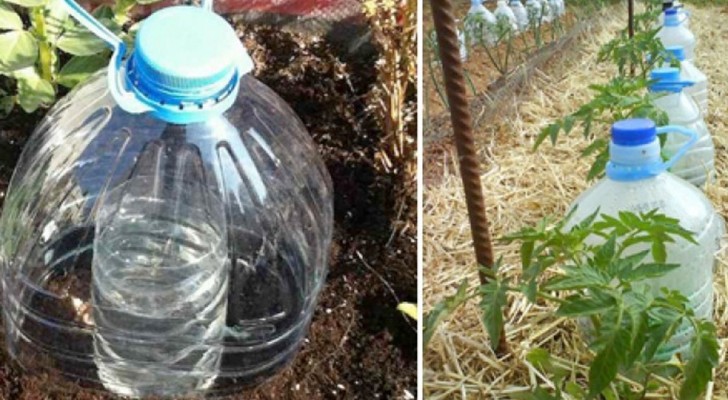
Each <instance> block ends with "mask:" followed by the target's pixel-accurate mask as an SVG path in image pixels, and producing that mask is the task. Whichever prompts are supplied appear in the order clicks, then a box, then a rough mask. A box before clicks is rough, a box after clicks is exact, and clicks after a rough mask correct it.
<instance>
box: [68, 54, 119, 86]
mask: <svg viewBox="0 0 728 400" xmlns="http://www.w3.org/2000/svg"><path fill="white" fill-rule="evenodd" d="M107 64H108V60H107V58H106V57H104V56H101V55H93V56H86V57H81V56H75V57H73V58H71V59H70V60H69V61H68V62H67V63H66V65H64V66H63V68H61V71H60V72H59V73H58V79H57V81H58V83H59V84H61V85H63V86H65V87H67V88H73V87H74V86H76V85H77V84H79V83H81V82H83V81H85V80H86V79H88V77H89V76H91V75H92V74H93V73H95V72H96V71H98V70H99V69H101V68H103V67H105V66H106V65H107Z"/></svg>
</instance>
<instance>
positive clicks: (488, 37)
mask: <svg viewBox="0 0 728 400" xmlns="http://www.w3.org/2000/svg"><path fill="white" fill-rule="evenodd" d="M497 22H498V21H497V20H496V18H495V15H493V13H492V12H490V11H489V10H488V9H487V8H485V6H484V5H483V1H482V0H471V2H470V10H468V14H467V16H466V17H465V29H466V30H467V32H468V36H470V40H472V41H478V40H481V39H482V40H484V41H485V43H486V44H488V45H491V46H492V45H493V44H494V43H495V41H496V37H495V33H494V28H495V25H496V24H497ZM460 53H461V56H462V54H463V49H462V48H461V49H460ZM465 53H466V54H467V51H466V52H465ZM466 57H467V55H466Z"/></svg>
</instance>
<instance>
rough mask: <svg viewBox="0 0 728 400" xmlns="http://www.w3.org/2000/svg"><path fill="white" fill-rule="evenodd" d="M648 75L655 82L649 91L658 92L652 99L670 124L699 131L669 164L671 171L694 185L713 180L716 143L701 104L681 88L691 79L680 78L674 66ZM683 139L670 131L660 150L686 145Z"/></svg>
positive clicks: (666, 151) (673, 151)
mask: <svg viewBox="0 0 728 400" xmlns="http://www.w3.org/2000/svg"><path fill="white" fill-rule="evenodd" d="M650 79H652V80H654V82H655V83H654V84H653V85H652V86H650V91H651V92H652V93H655V94H657V95H658V96H659V97H658V98H656V99H655V100H654V103H655V106H657V107H658V108H659V109H661V110H663V111H665V113H666V114H667V116H668V117H669V119H670V124H671V125H677V126H682V127H684V128H687V129H690V130H692V131H694V132H696V133H697V135H698V141H697V143H696V144H695V146H693V147H692V148H691V149H690V150H689V151H688V152H687V154H686V155H685V156H684V157H682V158H681V159H680V160H679V161H678V162H677V163H675V165H674V166H672V168H671V169H670V172H672V173H674V174H675V175H677V176H679V177H681V178H683V179H685V180H687V181H689V182H690V183H692V184H693V185H695V186H703V185H704V184H705V182H706V181H712V180H713V179H714V177H715V146H714V145H713V138H712V136H711V134H710V131H709V130H708V125H707V124H706V123H705V121H704V120H703V117H702V114H701V112H700V108H699V107H698V105H697V104H696V103H695V101H694V100H693V99H692V98H691V97H690V96H688V95H687V94H686V93H685V92H684V91H683V88H684V87H686V86H688V85H690V84H692V82H685V81H683V80H682V79H681V78H680V70H678V69H677V68H659V69H656V70H653V71H652V72H651V73H650ZM685 142H686V139H685V138H684V137H681V136H676V135H670V136H668V138H667V140H666V141H665V145H664V147H663V149H662V150H663V152H664V154H665V155H666V156H668V157H669V156H672V155H673V154H676V153H677V152H678V151H679V150H680V149H681V148H682V147H683V146H684V145H685Z"/></svg>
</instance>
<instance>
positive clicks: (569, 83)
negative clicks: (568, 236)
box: [423, 7, 728, 399]
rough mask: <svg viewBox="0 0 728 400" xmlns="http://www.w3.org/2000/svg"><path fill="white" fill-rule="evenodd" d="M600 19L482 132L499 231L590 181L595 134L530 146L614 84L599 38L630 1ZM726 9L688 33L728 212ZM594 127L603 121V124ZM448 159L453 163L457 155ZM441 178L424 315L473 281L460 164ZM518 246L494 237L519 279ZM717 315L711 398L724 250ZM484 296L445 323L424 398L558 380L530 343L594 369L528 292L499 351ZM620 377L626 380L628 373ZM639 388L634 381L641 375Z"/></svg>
mask: <svg viewBox="0 0 728 400" xmlns="http://www.w3.org/2000/svg"><path fill="white" fill-rule="evenodd" d="M614 11H615V12H614V13H612V16H611V17H608V18H604V19H602V20H600V21H599V22H598V23H597V25H598V26H596V27H594V28H593V31H592V32H591V33H590V34H588V35H586V37H585V38H584V39H583V40H582V41H581V42H580V43H578V44H577V45H576V46H578V48H572V49H569V50H568V51H566V52H565V53H564V54H562V55H561V57H557V58H556V59H555V61H554V62H553V63H551V65H549V66H548V67H547V68H544V69H543V70H540V71H535V72H534V74H533V76H532V77H531V78H530V79H529V83H528V84H527V85H526V88H525V90H523V91H522V93H520V94H519V95H518V96H514V97H513V98H510V99H508V100H507V101H506V102H504V103H502V104H500V105H499V107H503V108H504V109H513V110H515V111H514V112H510V113H501V114H499V115H505V117H504V118H503V117H501V119H500V120H493V121H486V123H484V124H482V125H481V127H480V128H479V132H477V140H478V141H479V142H478V145H479V151H480V153H481V155H482V157H483V165H484V171H485V172H484V173H483V176H482V179H483V184H484V188H485V190H486V193H487V197H486V199H487V201H488V202H489V203H488V204H487V207H488V215H489V217H490V220H491V224H492V230H493V234H494V237H500V236H502V235H504V234H506V233H510V232H514V231H516V230H518V229H520V228H522V227H524V226H528V225H533V224H534V223H535V222H537V221H538V220H540V219H541V218H543V217H544V216H548V215H554V216H560V215H563V214H564V212H565V211H566V208H567V207H568V205H569V204H570V203H571V201H572V200H573V199H574V198H575V197H576V196H577V195H578V194H579V193H581V192H582V191H583V190H585V189H586V188H587V186H588V185H589V184H588V183H587V182H586V181H585V177H586V175H587V170H588V168H589V166H590V160H585V159H581V158H580V157H579V151H580V150H581V149H583V148H584V147H585V145H586V144H587V142H586V141H585V140H584V139H582V138H581V136H580V135H579V134H573V135H572V136H570V137H567V138H562V139H561V140H560V142H559V143H558V144H557V145H556V147H552V146H551V145H550V144H545V145H544V146H542V148H541V149H539V150H538V151H535V152H534V151H532V150H531V148H532V146H533V142H534V138H535V137H536V135H537V134H538V132H539V129H540V128H542V127H543V126H545V125H546V124H548V123H549V122H551V121H553V120H555V119H556V118H559V117H562V116H564V115H566V114H568V113H570V112H573V111H575V109H576V108H577V107H578V106H579V105H580V104H583V103H584V102H586V101H588V100H589V98H590V92H589V90H588V88H587V86H588V85H589V84H592V83H600V82H602V83H603V82H606V81H607V80H608V79H609V77H611V76H613V75H614V74H615V73H616V71H614V70H613V69H612V68H610V67H608V66H603V65H597V64H596V54H597V51H598V49H599V47H600V45H602V44H603V43H605V42H607V41H608V40H609V39H611V38H612V37H614V35H615V33H616V32H617V31H618V30H620V29H622V28H623V27H624V16H625V15H626V9H625V10H622V9H615V10H614ZM721 11H724V10H722V9H721V8H719V7H708V8H696V9H694V10H693V17H692V21H693V23H692V24H691V29H692V30H693V31H694V32H695V33H696V35H697V36H698V37H699V38H700V43H699V48H698V59H697V64H698V66H699V67H700V68H701V69H702V70H703V71H704V72H705V73H706V74H707V75H708V76H709V79H710V82H711V88H710V95H711V115H710V117H709V118H708V119H707V122H708V124H709V126H710V130H711V132H712V133H713V136H714V141H715V145H716V153H717V156H716V157H717V160H716V162H717V168H718V175H719V177H718V180H717V182H716V183H715V184H713V185H712V186H710V187H709V188H708V190H707V191H708V195H709V197H710V198H711V200H712V201H713V203H714V205H715V207H716V208H717V209H718V211H719V212H721V214H723V215H724V216H725V215H726V214H727V213H728V210H727V209H726V208H727V207H728V206H727V204H728V203H727V200H728V175H727V174H728V154H726V151H725V150H726V146H727V145H728V108H726V107H725V104H724V103H725V98H726V95H728V59H727V58H726V57H725V43H726V41H728V26H726V24H725V23H724V21H725V16H726V15H725V14H722V13H721ZM598 129H606V127H599V128H598ZM445 159H448V160H453V159H454V157H446V158H445ZM441 173H442V179H434V180H433V182H434V183H433V184H432V185H431V186H430V187H427V188H426V190H425V201H424V221H423V222H424V234H423V240H424V268H425V271H424V277H425V283H424V303H425V311H428V310H429V309H430V308H431V307H432V306H433V305H434V304H435V302H437V301H438V300H440V299H442V298H443V297H444V296H445V295H448V294H451V293H453V291H454V288H455V287H456V286H457V285H458V284H459V283H460V282H461V281H463V280H464V279H467V280H469V281H470V282H472V283H475V282H477V273H476V269H475V265H474V262H473V254H472V246H471V242H470V240H471V239H470V232H469V227H468V223H467V221H468V219H467V215H466V209H465V201H464V198H463V195H462V188H461V186H460V181H459V178H458V176H457V168H456V165H455V164H454V163H452V162H451V163H446V164H445V165H442V172H441ZM517 250H518V249H517V248H516V246H514V245H510V246H505V245H502V244H497V245H496V256H503V257H504V261H505V266H504V272H505V273H506V274H508V275H511V276H513V275H516V274H517V271H518V269H519V266H518V265H519V261H518V260H519V258H518V252H517ZM715 278H716V279H715V293H716V298H715V311H714V312H715V321H716V324H717V326H718V333H719V337H720V338H722V339H721V340H720V342H721V351H720V362H721V366H720V367H718V369H717V370H716V376H715V380H714V383H712V384H711V385H710V386H709V388H708V393H707V395H706V398H710V399H726V398H728V365H727V364H726V363H725V358H726V349H727V347H728V346H727V345H728V259H727V258H726V257H725V256H722V257H721V260H720V263H719V265H718V268H717V269H716V272H715ZM479 316H480V313H479V309H478V306H477V302H476V301H472V302H470V303H469V304H467V306H466V307H463V308H462V309H460V310H459V311H458V312H457V313H456V314H455V315H454V316H453V317H452V318H451V319H450V320H448V321H447V322H445V323H443V324H442V325H441V326H440V328H439V329H438V331H437V332H436V334H435V335H434V336H433V339H432V342H431V343H430V346H429V348H428V349H427V351H426V352H425V366H424V377H425V385H424V386H425V395H426V397H427V398H428V399H443V398H447V399H466V398H467V399H477V398H483V399H486V398H487V399H491V398H498V399H500V398H504V399H505V398H510V397H511V395H512V393H514V392H519V391H523V390H527V389H528V388H532V387H534V386H535V385H543V386H547V387H548V386H550V385H552V384H553V383H552V382H551V381H550V380H549V378H548V377H547V376H544V375H543V374H541V373H540V372H539V371H538V369H536V368H534V367H533V366H532V365H529V363H528V362H527V361H526V357H525V355H526V354H527V353H528V352H529V350H530V349H533V348H535V347H543V348H546V349H548V350H549V351H550V352H551V354H553V355H554V356H555V357H556V358H557V360H558V362H559V363H560V364H562V365H563V366H565V367H568V368H569V369H570V370H572V371H573V373H572V376H573V378H574V379H584V378H583V377H584V376H585V371H586V370H587V369H588V366H589V360H590V359H591V358H592V357H593V356H592V355H590V354H589V350H588V349H587V346H586V345H585V343H584V342H583V341H582V339H581V338H580V336H579V334H578V332H577V330H576V327H575V325H574V323H573V322H570V321H568V320H564V319H559V318H556V317H555V316H554V309H553V308H552V307H551V306H546V305H532V304H529V303H528V302H527V301H525V299H524V298H522V297H521V296H516V295H512V296H510V297H509V304H508V306H507V313H506V334H507V338H508V342H509V343H510V346H511V348H512V352H511V354H509V355H508V356H506V357H504V358H502V359H497V358H496V356H495V355H494V354H493V352H492V351H491V350H490V347H489V345H488V338H487V335H486V331H485V328H484V326H483V324H482V323H481V322H480V320H479ZM620 379H622V380H624V381H626V382H629V380H628V379H627V378H626V377H620ZM665 383H666V385H667V386H668V387H670V386H672V389H671V390H669V389H668V390H662V391H661V392H658V393H650V394H648V396H647V397H648V398H673V397H674V396H675V395H676V389H677V387H676V386H674V385H672V384H670V383H669V382H667V381H666V382H665ZM634 384H635V385H637V386H638V384H637V383H634Z"/></svg>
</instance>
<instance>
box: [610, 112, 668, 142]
mask: <svg viewBox="0 0 728 400" xmlns="http://www.w3.org/2000/svg"><path fill="white" fill-rule="evenodd" d="M654 140H657V127H656V126H655V123H654V122H653V121H652V120H650V119H646V118H634V119H625V120H622V121H617V122H615V123H614V125H612V142H613V143H614V144H616V145H620V146H641V145H643V144H647V143H652V142H653V141H654Z"/></svg>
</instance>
